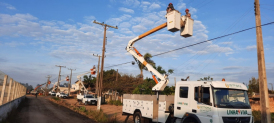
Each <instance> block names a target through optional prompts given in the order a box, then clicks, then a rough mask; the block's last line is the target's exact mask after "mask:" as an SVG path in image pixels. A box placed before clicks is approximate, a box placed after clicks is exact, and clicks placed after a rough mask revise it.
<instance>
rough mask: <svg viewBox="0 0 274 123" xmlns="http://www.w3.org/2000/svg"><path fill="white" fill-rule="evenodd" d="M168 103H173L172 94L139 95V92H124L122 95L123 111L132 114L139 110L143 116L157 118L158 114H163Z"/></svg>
mask: <svg viewBox="0 0 274 123" xmlns="http://www.w3.org/2000/svg"><path fill="white" fill-rule="evenodd" d="M170 104H174V96H173V95H159V102H158V101H157V95H141V94H124V95H123V112H124V113H128V114H134V111H135V110H140V111H141V113H142V116H143V117H146V118H151V119H153V120H157V119H158V115H165V113H164V112H165V111H168V107H169V105H170Z"/></svg>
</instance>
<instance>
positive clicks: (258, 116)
mask: <svg viewBox="0 0 274 123" xmlns="http://www.w3.org/2000/svg"><path fill="white" fill-rule="evenodd" d="M252 116H253V117H254V123H261V111H252ZM271 121H272V123H274V113H271Z"/></svg>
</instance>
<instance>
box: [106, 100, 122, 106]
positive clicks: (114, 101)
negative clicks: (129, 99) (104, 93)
mask: <svg viewBox="0 0 274 123" xmlns="http://www.w3.org/2000/svg"><path fill="white" fill-rule="evenodd" d="M108 104H110V105H116V106H120V105H123V103H122V102H121V101H120V100H110V101H109V102H108Z"/></svg>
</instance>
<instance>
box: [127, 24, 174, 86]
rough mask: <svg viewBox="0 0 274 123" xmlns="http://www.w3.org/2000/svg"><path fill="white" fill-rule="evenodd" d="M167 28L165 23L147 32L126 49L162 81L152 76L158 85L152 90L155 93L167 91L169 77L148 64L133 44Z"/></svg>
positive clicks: (133, 40)
mask: <svg viewBox="0 0 274 123" xmlns="http://www.w3.org/2000/svg"><path fill="white" fill-rule="evenodd" d="M166 26H167V23H163V24H162V25H160V26H158V27H156V28H154V29H152V30H149V31H147V32H146V33H144V34H142V35H139V36H138V37H136V38H134V39H132V40H130V41H129V43H128V45H127V47H126V50H127V51H128V52H129V53H130V54H132V55H133V56H134V57H135V58H136V59H138V60H139V61H140V62H141V63H142V64H143V65H145V66H146V67H147V69H148V71H149V72H151V73H152V74H154V75H156V76H157V77H158V78H159V79H160V82H158V80H157V79H156V78H155V76H154V75H152V77H153V79H154V81H155V82H156V85H155V86H154V87H153V88H152V90H154V91H163V90H164V89H165V87H166V85H167V84H168V83H169V80H168V77H167V75H162V74H160V73H159V72H158V71H157V70H156V69H154V68H153V67H152V66H151V65H150V64H148V63H147V62H146V60H145V59H144V57H143V56H142V55H141V54H140V53H139V51H138V50H137V49H136V48H135V47H133V44H134V43H135V42H137V41H138V40H140V39H142V38H144V37H146V36H148V35H150V34H152V33H154V32H156V31H158V30H161V29H163V28H165V27H166Z"/></svg>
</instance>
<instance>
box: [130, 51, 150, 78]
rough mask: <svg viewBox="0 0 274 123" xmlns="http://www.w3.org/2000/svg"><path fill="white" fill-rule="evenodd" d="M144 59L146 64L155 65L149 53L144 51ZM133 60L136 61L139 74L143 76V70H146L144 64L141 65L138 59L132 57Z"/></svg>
mask: <svg viewBox="0 0 274 123" xmlns="http://www.w3.org/2000/svg"><path fill="white" fill-rule="evenodd" d="M143 57H144V59H145V60H146V62H147V63H148V64H150V65H151V66H155V62H154V61H153V60H152V59H151V58H152V55H151V54H150V53H146V54H145V55H144V56H143ZM133 58H134V60H135V61H136V63H137V65H138V67H139V69H140V72H141V73H140V75H141V77H143V70H147V68H146V66H145V65H143V63H141V62H140V61H139V60H138V59H136V58H135V57H133Z"/></svg>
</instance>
